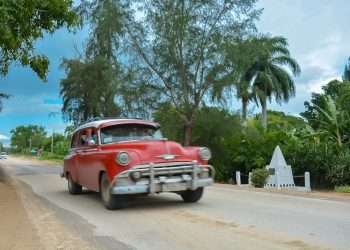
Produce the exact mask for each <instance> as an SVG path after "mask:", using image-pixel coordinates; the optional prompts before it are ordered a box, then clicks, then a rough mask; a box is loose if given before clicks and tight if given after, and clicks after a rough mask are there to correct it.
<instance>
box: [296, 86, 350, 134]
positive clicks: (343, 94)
mask: <svg viewBox="0 0 350 250" xmlns="http://www.w3.org/2000/svg"><path fill="white" fill-rule="evenodd" d="M322 91H323V93H312V96H311V100H310V101H306V102H305V103H304V106H305V109H306V110H305V111H304V112H302V113H301V114H300V115H301V116H302V117H304V118H305V119H307V121H308V123H309V124H310V126H311V127H312V128H313V129H315V130H317V129H319V127H320V124H319V122H318V120H319V118H318V115H319V110H318V109H319V108H321V109H327V107H326V106H327V103H326V100H327V98H326V96H329V97H331V98H332V99H333V100H335V101H336V103H338V104H337V105H338V108H339V107H344V108H343V109H346V108H350V104H349V103H350V82H348V81H339V80H332V81H330V82H329V83H327V84H326V85H325V86H323V87H322ZM316 107H318V108H316Z"/></svg>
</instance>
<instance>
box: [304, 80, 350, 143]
mask: <svg viewBox="0 0 350 250" xmlns="http://www.w3.org/2000/svg"><path fill="white" fill-rule="evenodd" d="M322 90H323V93H313V94H312V98H311V101H310V102H305V108H306V110H305V112H303V113H301V115H302V116H303V117H304V118H306V119H307V121H308V123H309V124H310V126H312V128H313V129H315V130H316V131H317V132H319V133H321V135H322V137H323V139H325V140H326V141H332V142H335V144H336V145H337V146H338V147H342V146H343V144H345V143H348V142H349V139H350V134H349V133H348V131H349V129H350V112H349V108H350V82H349V81H338V80H333V81H330V82H329V83H328V84H327V85H325V86H323V87H322Z"/></svg>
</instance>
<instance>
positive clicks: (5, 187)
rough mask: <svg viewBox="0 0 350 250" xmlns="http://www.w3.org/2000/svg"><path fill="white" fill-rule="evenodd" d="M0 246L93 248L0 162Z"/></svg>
mask: <svg viewBox="0 0 350 250" xmlns="http://www.w3.org/2000/svg"><path fill="white" fill-rule="evenodd" d="M0 213H1V215H0V249H11V250H16V249H21V250H22V249H33V250H34V249H35V250H41V249H94V247H93V246H91V245H90V243H88V242H86V241H84V240H82V239H81V238H80V237H79V236H77V234H76V233H75V232H72V231H71V230H70V229H69V228H67V227H66V226H65V225H64V224H62V222H60V221H59V220H58V219H57V218H56V216H55V214H54V213H53V212H52V211H50V210H49V209H48V208H47V207H46V206H45V205H44V204H43V203H42V202H41V201H40V199H38V198H37V197H35V195H33V194H32V193H31V192H30V191H28V190H25V189H24V188H23V187H22V186H21V185H19V183H16V181H15V180H13V179H11V178H10V177H9V176H7V175H6V173H5V172H4V170H3V169H2V168H1V166H0Z"/></svg>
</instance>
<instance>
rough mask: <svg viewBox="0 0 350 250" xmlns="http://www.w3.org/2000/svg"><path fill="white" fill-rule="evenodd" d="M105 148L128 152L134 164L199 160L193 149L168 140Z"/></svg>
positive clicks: (137, 142)
mask: <svg viewBox="0 0 350 250" xmlns="http://www.w3.org/2000/svg"><path fill="white" fill-rule="evenodd" d="M103 147H104V148H106V149H107V148H108V149H110V150H113V151H127V152H128V153H130V154H131V157H132V158H133V161H132V163H133V164H147V163H150V162H153V163H163V162H175V161H181V162H183V161H193V160H197V158H198V153H197V151H196V150H194V149H193V148H185V147H183V146H181V145H180V144H179V143H177V142H173V141H167V140H143V141H128V142H120V143H115V144H110V145H104V146H103ZM136 157H137V159H135V158H136Z"/></svg>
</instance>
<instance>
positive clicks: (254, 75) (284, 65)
mask: <svg viewBox="0 0 350 250" xmlns="http://www.w3.org/2000/svg"><path fill="white" fill-rule="evenodd" d="M257 39H258V41H259V43H260V48H259V53H258V56H257V57H256V59H255V61H254V63H252V66H251V67H250V68H249V69H248V71H247V73H246V74H247V77H248V78H249V79H251V82H252V85H251V86H250V87H251V88H252V99H253V100H254V101H255V103H257V104H258V105H259V104H260V105H261V109H262V125H263V127H264V128H265V129H266V128H267V100H269V101H271V99H272V97H274V98H275V100H276V101H277V102H278V103H280V102H281V101H285V102H287V101H288V100H289V99H290V98H291V97H292V96H294V95H295V84H294V80H293V78H292V76H291V74H290V73H289V72H288V69H289V70H291V73H292V74H293V75H294V76H297V75H298V74H299V73H300V67H299V65H298V63H297V62H296V60H295V59H293V58H292V57H291V56H290V52H289V50H288V48H287V47H288V43H287V40H286V39H285V38H283V37H272V38H270V37H262V38H257Z"/></svg>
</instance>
